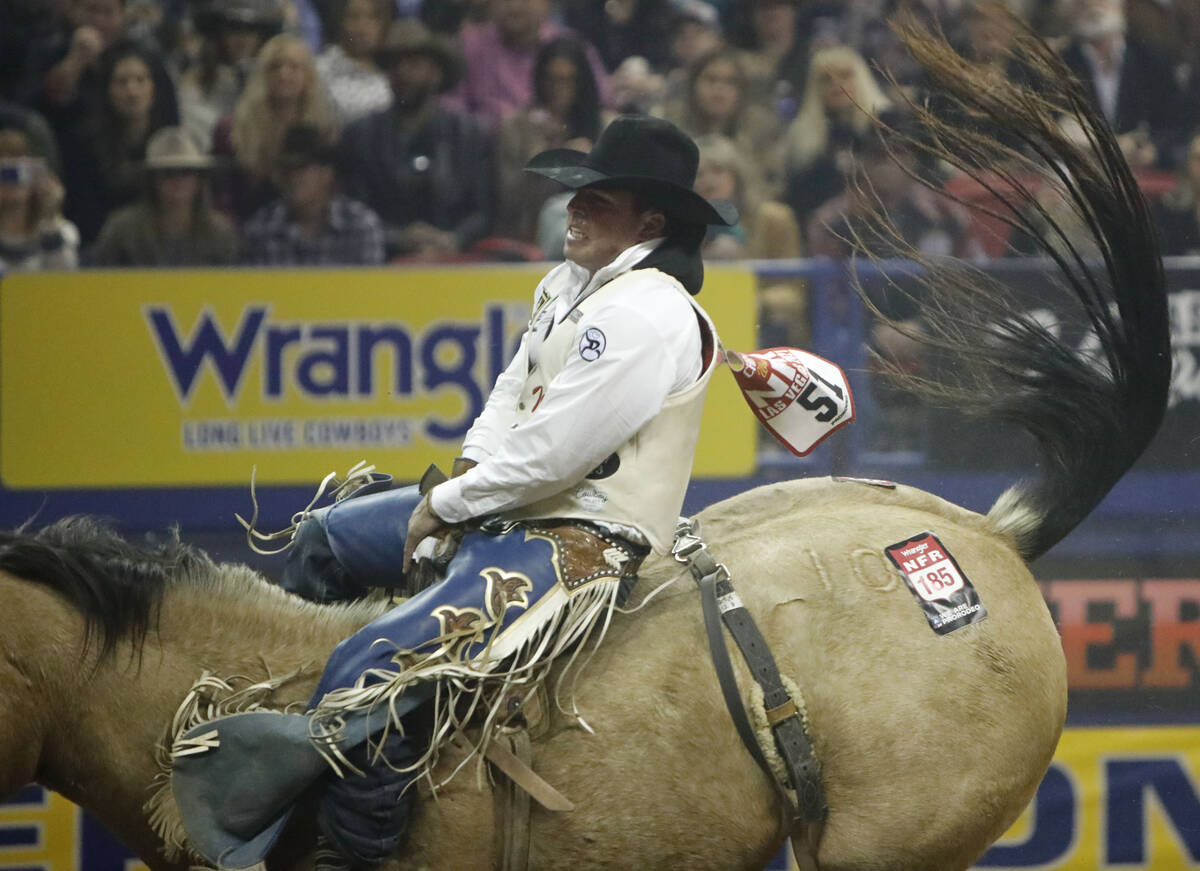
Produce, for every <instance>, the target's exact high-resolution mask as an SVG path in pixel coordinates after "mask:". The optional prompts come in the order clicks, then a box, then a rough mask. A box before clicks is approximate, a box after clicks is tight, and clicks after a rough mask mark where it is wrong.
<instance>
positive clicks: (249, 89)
mask: <svg viewBox="0 0 1200 871" xmlns="http://www.w3.org/2000/svg"><path fill="white" fill-rule="evenodd" d="M293 124H312V125H313V126H315V127H317V129H319V130H321V131H322V132H323V133H324V134H325V135H326V136H328V137H329V138H330V139H332V138H333V137H334V135H335V129H336V125H335V123H334V117H333V109H332V108H331V106H330V103H329V98H328V96H327V95H326V93H325V89H324V86H323V85H322V84H321V80H320V77H319V76H318V75H317V67H316V62H315V61H314V59H313V55H312V52H311V51H310V50H309V48H308V45H307V43H305V41H304V40H303V39H301V38H300V37H299V36H295V35H293V34H290V33H281V34H279V35H278V36H274V37H272V38H271V39H269V40H267V41H266V43H264V44H263V47H262V49H260V50H259V53H258V59H257V62H256V64H255V67H254V71H253V72H252V73H251V74H250V78H249V80H248V81H247V82H246V89H245V91H244V92H243V93H242V96H241V99H239V100H238V103H237V106H236V107H235V108H234V110H233V115H232V116H229V117H227V118H226V119H225V120H223V121H222V123H221V125H220V126H219V128H218V132H217V136H216V137H215V139H216V142H215V144H214V148H213V151H214V153H216V154H224V155H231V156H232V157H233V164H234V165H233V170H232V178H231V180H230V181H231V185H230V188H231V194H232V202H231V203H230V205H231V206H232V211H233V213H234V215H235V216H236V217H237V218H238V219H239V220H244V219H245V218H247V217H248V216H249V215H250V214H252V213H253V212H254V211H256V210H257V209H258V208H260V207H261V206H263V205H265V204H266V203H267V202H269V201H270V200H272V199H273V198H274V197H275V190H274V188H273V187H272V185H271V183H270V178H271V174H272V172H273V171H274V167H275V162H276V160H277V159H278V157H279V152H280V148H281V146H282V144H283V134H284V132H285V131H287V129H288V128H289V127H291V126H292V125H293Z"/></svg>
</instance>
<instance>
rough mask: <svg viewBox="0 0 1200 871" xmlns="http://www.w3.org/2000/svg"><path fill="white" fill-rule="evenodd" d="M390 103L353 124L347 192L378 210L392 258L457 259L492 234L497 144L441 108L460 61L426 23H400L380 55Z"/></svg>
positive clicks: (346, 140)
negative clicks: (494, 164) (440, 97)
mask: <svg viewBox="0 0 1200 871" xmlns="http://www.w3.org/2000/svg"><path fill="white" fill-rule="evenodd" d="M378 60H379V65H380V67H381V68H383V69H384V71H385V72H386V73H387V75H388V79H389V82H390V84H391V90H392V105H391V106H390V107H388V108H387V109H383V110H381V111H378V112H373V113H371V114H370V115H367V116H366V117H364V118H361V119H360V120H358V121H356V122H355V123H353V124H351V125H350V126H349V127H347V128H346V131H345V134H344V135H343V138H342V157H343V173H344V177H345V181H346V189H347V192H348V193H350V195H351V196H354V197H357V198H358V199H361V200H362V201H363V202H365V203H366V204H367V205H369V206H370V207H371V208H373V209H374V210H375V211H376V212H377V213H378V214H379V216H380V217H381V218H382V219H383V221H384V223H385V225H386V226H387V231H388V250H389V253H391V254H393V255H396V256H403V257H420V258H426V259H428V258H434V259H436V258H440V257H449V256H451V255H453V254H455V253H456V252H461V251H464V250H466V249H467V248H469V247H470V246H471V245H472V244H473V243H474V242H476V241H477V240H478V239H480V238H482V237H483V236H485V235H486V234H487V231H488V229H489V226H490V223H491V212H492V199H493V197H492V185H493V181H492V179H493V174H492V159H493V153H492V148H491V143H490V142H489V140H488V139H487V138H486V137H485V136H484V134H483V133H482V131H480V129H479V127H478V126H477V125H476V124H475V122H474V120H472V119H471V118H470V117H469V116H467V115H465V114H463V113H461V112H456V111H454V110H451V109H448V108H445V107H443V106H441V105H440V104H439V96H440V95H441V94H443V93H445V92H446V91H447V90H449V89H450V88H452V87H453V86H454V83H455V82H456V81H457V80H458V76H459V74H460V72H461V66H460V63H459V59H458V55H457V53H456V52H455V50H454V48H453V46H452V45H451V44H450V43H449V42H447V41H446V40H445V39H443V38H442V37H438V36H434V35H432V34H430V33H429V31H428V30H427V29H426V28H425V27H424V25H422V24H421V23H420V22H417V21H415V20H402V21H397V22H395V23H394V24H393V25H392V27H391V30H390V31H389V33H388V37H387V39H386V40H385V41H384V44H383V46H382V48H381V49H380V51H379V53H378Z"/></svg>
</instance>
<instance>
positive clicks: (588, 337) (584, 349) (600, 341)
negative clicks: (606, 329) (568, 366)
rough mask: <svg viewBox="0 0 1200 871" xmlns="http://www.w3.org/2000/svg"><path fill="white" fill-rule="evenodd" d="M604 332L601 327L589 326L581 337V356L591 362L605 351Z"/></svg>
mask: <svg viewBox="0 0 1200 871" xmlns="http://www.w3.org/2000/svg"><path fill="white" fill-rule="evenodd" d="M605 344H606V343H605V340H604V333H603V331H602V330H601V329H600V328H599V327H588V328H587V329H586V330H584V331H583V335H582V336H580V338H579V356H580V357H582V358H583V359H585V360H587V361H588V362H589V363H590V362H592V361H593V360H596V359H598V358H599V357H600V355H601V354H603V353H604V347H605Z"/></svg>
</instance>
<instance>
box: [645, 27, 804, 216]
mask: <svg viewBox="0 0 1200 871" xmlns="http://www.w3.org/2000/svg"><path fill="white" fill-rule="evenodd" d="M661 114H662V115H663V117H665V118H667V119H668V120H669V121H673V122H674V123H675V124H677V125H679V127H680V129H682V130H684V131H685V132H686V133H688V134H689V135H691V136H693V137H696V136H708V135H714V134H715V135H719V136H725V137H728V138H729V139H732V140H733V141H734V142H736V143H737V146H738V149H739V150H740V151H741V153H742V158H743V159H744V160H748V161H753V162H754V164H755V167H754V170H755V172H756V173H757V174H758V175H759V176H760V177H761V178H762V180H763V184H764V185H765V186H766V188H767V190H768V192H770V193H775V192H777V191H778V190H779V189H780V187H781V184H782V175H783V172H782V170H783V137H782V135H781V134H782V126H781V125H780V123H779V118H778V117H777V116H776V115H775V113H774V112H772V111H771V110H770V109H768V108H767V107H766V106H765V105H763V104H762V103H761V102H759V101H757V100H755V99H754V97H753V95H752V94H751V93H750V90H749V85H748V81H747V79H746V73H745V70H744V68H743V66H742V56H741V53H740V52H739V51H738V50H737V49H734V48H731V47H725V48H718V49H716V50H714V51H711V52H709V53H708V54H706V55H703V56H701V57H700V59H699V60H697V61H696V62H695V63H694V64H693V65H692V68H691V70H690V71H689V74H688V85H687V90H686V92H685V93H684V95H683V97H682V98H681V99H678V100H673V101H670V102H668V103H666V104H664V105H663V107H662V110H661Z"/></svg>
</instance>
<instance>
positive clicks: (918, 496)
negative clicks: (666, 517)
mask: <svg viewBox="0 0 1200 871" xmlns="http://www.w3.org/2000/svg"><path fill="white" fill-rule="evenodd" d="M701 526H702V532H703V534H704V537H705V539H706V541H707V542H708V545H709V548H710V550H711V551H712V552H713V554H714V556H715V558H716V559H717V560H719V561H722V562H724V563H726V564H727V565H728V566H729V568H730V571H731V573H732V576H733V578H734V579H735V584H736V586H737V589H738V590H739V593H740V594H741V596H742V598H743V600H744V601H745V602H746V605H747V607H748V608H749V610H750V611H751V613H752V614H753V615H754V616H755V618H756V619H757V620H758V622H759V624H760V626H761V628H762V630H763V632H764V635H765V636H766V637H767V639H768V641H769V643H770V645H771V647H772V649H773V651H774V653H775V655H776V657H777V658H778V660H779V662H780V666H781V670H782V671H783V672H784V673H785V674H786V675H787V676H788V677H790V678H791V679H792V680H793V681H794V682H795V683H796V684H797V685H798V687H799V689H800V691H801V693H802V694H803V697H804V701H805V704H806V706H807V710H808V716H809V730H810V732H811V734H812V738H813V742H814V745H815V749H816V753H817V755H818V756H819V758H820V760H821V763H822V766H823V769H824V777H825V786H826V794H827V799H828V803H829V807H830V817H829V822H828V825H827V827H826V832H825V837H824V841H823V844H822V849H821V861H822V867H823V868H838V867H847V868H849V867H853V868H871V867H879V868H890V869H899V868H923V867H946V868H950V867H965V866H966V865H967V864H969V863H970V862H971V861H973V859H974V858H976V856H977V855H978V853H980V852H981V851H982V850H983V849H984V848H985V846H986V845H987V844H988V843H990V842H991V841H992V840H994V839H995V838H997V837H999V835H1000V834H1002V833H1003V831H1004V829H1005V828H1007V826H1008V825H1009V824H1010V823H1011V821H1012V819H1013V818H1014V817H1015V816H1016V815H1017V814H1018V813H1019V812H1020V810H1021V808H1022V807H1023V806H1024V805H1025V804H1026V803H1027V802H1028V800H1029V798H1030V797H1031V796H1032V794H1033V792H1034V790H1035V789H1036V787H1037V784H1038V782H1039V781H1040V779H1041V775H1042V773H1043V772H1044V770H1045V768H1046V766H1047V765H1048V764H1049V761H1050V759H1051V757H1052V755H1053V752H1054V747H1055V745H1056V743H1057V740H1058V736H1059V734H1060V732H1061V729H1062V724H1063V720H1064V717H1065V712H1066V675H1065V663H1064V659H1063V654H1062V650H1061V646H1060V643H1059V639H1058V634H1057V632H1056V630H1055V628H1054V625H1053V622H1052V620H1051V618H1050V614H1049V611H1048V610H1047V608H1046V605H1045V602H1044V601H1043V599H1042V597H1041V595H1040V592H1039V590H1038V588H1037V585H1036V583H1035V582H1034V580H1033V578H1032V577H1031V575H1030V573H1029V571H1028V569H1027V568H1026V566H1025V564H1024V563H1023V561H1022V560H1021V558H1020V556H1019V555H1018V554H1017V552H1016V550H1015V549H1014V548H1013V546H1012V544H1011V543H1010V542H1008V541H1006V540H1005V539H1003V538H1002V537H1000V536H999V535H997V534H996V532H995V531H994V530H993V529H992V528H991V527H990V526H989V524H988V521H987V519H986V518H985V517H982V516H981V515H978V514H975V513H973V512H970V511H967V510H965V509H963V508H960V507H958V506H955V505H952V504H950V503H948V502H945V501H944V500H941V499H939V498H938V497H935V496H932V495H930V494H928V493H924V492H921V491H919V490H915V489H913V488H909V487H903V486H901V487H896V488H895V489H888V488H883V487H875V486H869V485H864V484H858V483H839V482H833V481H830V480H829V479H819V480H808V481H797V482H789V483H786V484H778V485H772V486H768V487H763V488H758V489H756V490H753V491H749V492H747V493H745V494H742V495H740V496H737V497H734V498H733V499H730V500H727V501H725V502H722V503H720V504H718V505H715V506H713V507H712V508H710V509H708V510H707V511H706V512H704V513H703V514H702V515H701ZM924 532H932V533H933V534H934V535H935V536H937V538H938V540H939V541H940V542H941V543H942V544H943V545H944V546H945V549H946V550H947V551H948V552H949V553H950V554H951V555H952V556H953V558H954V559H955V561H956V562H957V564H958V566H959V567H960V568H961V572H962V574H963V576H964V577H965V578H966V579H967V580H968V581H969V582H970V583H971V585H973V586H974V588H975V590H976V592H977V593H978V596H979V599H980V601H981V602H982V604H983V606H984V608H985V609H986V611H987V616H986V617H985V618H984V619H982V620H980V621H979V622H977V623H974V624H971V625H966V626H963V627H962V628H959V629H956V630H954V631H952V632H949V633H948V634H944V635H939V634H937V633H936V632H935V631H934V630H933V629H932V628H931V625H930V623H929V621H928V620H927V619H926V617H925V614H924V612H923V610H922V608H921V607H920V604H919V601H918V600H917V598H916V597H915V596H914V594H913V593H912V592H911V591H910V589H909V588H908V586H907V585H906V583H905V582H904V579H903V578H902V577H901V576H900V574H899V572H898V570H897V569H896V568H895V567H894V566H893V565H892V564H891V562H889V560H888V558H887V556H886V555H885V550H886V549H887V548H888V547H889V546H891V545H894V544H897V543H899V542H902V541H905V540H907V539H909V538H912V537H913V536H916V535H918V534H920V533H924ZM663 571H670V569H669V568H665V567H662V564H659V566H656V567H654V568H652V569H651V570H650V572H648V574H649V575H650V576H651V577H648V578H647V581H648V583H647V586H651V585H652V581H653V576H654V575H657V574H658V573H660V572H663ZM680 604H681V605H682V602H681V603H680ZM683 610H684V611H688V610H690V611H691V612H692V613H693V618H694V619H697V620H698V619H699V618H698V614H699V606H698V604H695V603H688V604H687V605H683ZM694 655H695V656H697V657H703V658H704V659H707V656H706V654H705V653H703V652H702V651H694ZM709 668H710V669H711V666H709ZM743 676H744V673H743ZM955 845H958V847H959V849H957V850H956V849H955ZM934 856H937V857H940V859H939V863H933V862H932V860H931V858H930V857H934Z"/></svg>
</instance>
